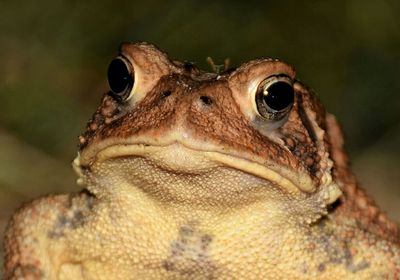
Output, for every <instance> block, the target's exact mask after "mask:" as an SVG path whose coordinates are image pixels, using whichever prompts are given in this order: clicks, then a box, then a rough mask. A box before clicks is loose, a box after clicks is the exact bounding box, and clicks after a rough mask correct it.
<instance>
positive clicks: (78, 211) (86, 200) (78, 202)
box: [47, 190, 93, 239]
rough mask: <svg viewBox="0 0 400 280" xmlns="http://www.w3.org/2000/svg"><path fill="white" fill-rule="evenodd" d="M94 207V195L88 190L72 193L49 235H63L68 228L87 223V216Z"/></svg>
mask: <svg viewBox="0 0 400 280" xmlns="http://www.w3.org/2000/svg"><path fill="white" fill-rule="evenodd" d="M92 208H93V195H92V194H90V193H89V192H88V191H86V190H85V191H82V192H81V193H79V194H78V195H76V194H75V195H74V194H71V195H70V199H69V201H68V203H67V205H65V209H64V211H61V213H60V214H59V215H58V218H57V220H56V222H55V224H54V226H53V228H52V229H51V230H49V232H48V233H47V236H48V237H49V238H52V239H57V238H60V237H63V236H64V235H65V232H66V231H67V230H73V229H76V228H79V227H81V226H82V225H83V224H84V223H85V217H86V216H87V215H88V213H90V211H91V210H92Z"/></svg>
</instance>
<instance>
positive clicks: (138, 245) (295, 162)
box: [5, 43, 400, 280]
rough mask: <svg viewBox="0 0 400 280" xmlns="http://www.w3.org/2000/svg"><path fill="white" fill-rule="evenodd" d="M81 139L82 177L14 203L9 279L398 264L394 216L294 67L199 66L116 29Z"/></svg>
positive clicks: (305, 275) (325, 273) (196, 275)
mask: <svg viewBox="0 0 400 280" xmlns="http://www.w3.org/2000/svg"><path fill="white" fill-rule="evenodd" d="M108 82H109V86H110V90H109V92H107V93H106V94H105V95H104V96H103V98H102V101H101V105H100V106H99V107H98V109H97V111H96V112H95V113H94V115H93V117H92V119H91V120H90V121H89V123H88V125H87V129H86V131H85V132H84V133H83V134H82V135H81V136H80V138H79V151H78V156H77V157H76V159H75V160H74V161H73V167H74V169H75V171H76V173H77V175H78V184H79V185H81V186H82V191H81V192H79V193H73V194H61V195H49V196H47V197H44V198H40V199H37V200H34V201H33V202H31V203H29V204H26V205H24V206H23V207H22V208H20V209H19V210H18V211H17V212H16V213H15V214H14V216H13V218H12V220H11V222H10V223H9V226H8V230H7V232H6V237H5V249H6V258H5V278H6V279H78V280H79V279H281V278H284V279H311V278H312V279H383V278H384V279H397V278H399V277H400V245H399V234H398V227H397V225H396V224H395V223H394V222H392V221H391V220H389V218H388V217H387V216H386V214H384V213H383V212H382V211H381V210H380V209H379V208H378V207H377V206H376V205H375V203H374V202H373V200H372V199H371V198H370V197H368V196H367V195H366V194H365V192H364V191H363V190H362V189H360V188H359V187H358V185H357V182H356V179H355V178H354V176H353V174H352V172H351V170H350V167H349V160H348V157H347V155H346V152H345V151H344V149H343V136H342V133H341V130H340V128H339V126H338V124H337V122H336V120H335V117H334V116H333V115H331V114H329V113H326V112H325V110H324V108H323V106H322V105H321V103H320V101H319V100H318V98H317V97H316V95H315V94H314V93H313V91H312V90H311V89H310V88H309V87H307V86H306V85H304V84H303V83H301V82H300V81H299V80H298V79H297V78H296V74H295V71H294V69H293V68H292V67H291V66H290V65H288V64H286V63H284V62H282V61H279V60H275V59H256V60H252V61H249V62H247V63H244V64H243V65H241V66H240V67H238V68H236V69H226V70H225V71H222V72H220V73H208V72H205V71H201V70H199V69H197V68H196V67H195V66H194V65H192V64H190V63H181V62H178V61H172V60H170V59H169V58H168V57H167V55H166V54H165V53H163V52H161V51H160V50H158V49H157V48H156V47H154V46H152V45H150V44H147V43H124V44H122V45H121V47H120V51H119V54H118V56H117V57H116V58H115V59H114V60H112V61H111V63H110V66H109V68H108Z"/></svg>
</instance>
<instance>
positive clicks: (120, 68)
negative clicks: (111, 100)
mask: <svg viewBox="0 0 400 280" xmlns="http://www.w3.org/2000/svg"><path fill="white" fill-rule="evenodd" d="M107 76H108V84H109V85H110V89H111V90H112V91H113V92H114V93H116V94H118V93H119V94H121V93H124V92H125V90H126V89H127V88H128V86H130V85H131V83H132V76H131V75H130V73H129V70H128V68H127V66H126V64H125V63H124V62H123V61H122V60H121V59H114V60H113V61H111V63H110V66H108V72H107Z"/></svg>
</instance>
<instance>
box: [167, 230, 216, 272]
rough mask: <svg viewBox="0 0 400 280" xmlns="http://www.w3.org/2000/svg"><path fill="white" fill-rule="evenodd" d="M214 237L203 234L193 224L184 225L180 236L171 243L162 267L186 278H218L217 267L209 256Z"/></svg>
mask: <svg viewBox="0 0 400 280" xmlns="http://www.w3.org/2000/svg"><path fill="white" fill-rule="evenodd" d="M211 242H212V236H211V235H209V234H206V233H203V232H202V231H201V230H199V229H198V228H196V226H195V225H193V224H188V225H183V226H181V227H180V229H179V236H178V238H177V239H176V240H174V241H172V242H171V245H170V253H169V256H168V257H167V259H166V260H165V261H164V262H163V264H162V266H163V268H164V269H165V270H167V271H170V272H175V273H178V274H179V275H182V276H185V277H189V276H190V277H193V275H196V274H198V275H201V276H202V277H204V276H206V277H205V278H206V279H215V278H216V267H215V265H214V264H213V263H212V261H211V258H210V256H209V254H208V247H209V245H210V243H211Z"/></svg>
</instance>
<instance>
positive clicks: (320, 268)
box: [318, 263, 326, 272]
mask: <svg viewBox="0 0 400 280" xmlns="http://www.w3.org/2000/svg"><path fill="white" fill-rule="evenodd" d="M325 269H326V266H325V264H324V263H321V264H320V265H319V266H318V271H319V272H324V271H325Z"/></svg>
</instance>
